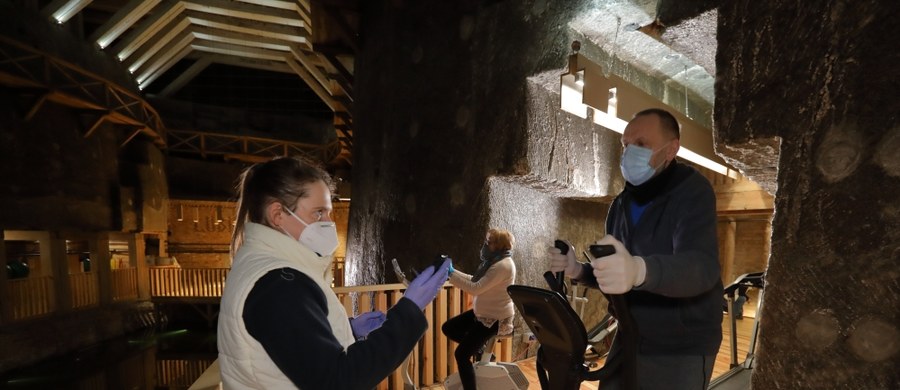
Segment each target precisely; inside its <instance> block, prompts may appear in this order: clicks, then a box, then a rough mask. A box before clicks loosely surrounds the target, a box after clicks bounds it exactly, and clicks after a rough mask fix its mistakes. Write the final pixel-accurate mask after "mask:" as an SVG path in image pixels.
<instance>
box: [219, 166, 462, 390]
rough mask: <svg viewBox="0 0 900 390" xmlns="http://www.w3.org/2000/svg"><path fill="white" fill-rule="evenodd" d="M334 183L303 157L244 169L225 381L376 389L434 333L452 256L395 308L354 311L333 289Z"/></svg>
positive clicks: (225, 328)
mask: <svg viewBox="0 0 900 390" xmlns="http://www.w3.org/2000/svg"><path fill="white" fill-rule="evenodd" d="M330 185H331V179H330V177H329V176H328V174H327V173H325V172H324V171H322V170H321V169H319V168H317V167H314V166H311V165H309V164H307V163H304V162H303V161H301V160H299V159H296V158H278V159H274V160H271V161H269V162H266V163H261V164H257V165H254V166H252V167H250V168H249V169H247V170H246V171H245V172H244V173H243V175H242V177H241V183H240V185H239V191H240V198H239V201H238V211H237V219H236V221H237V222H236V224H235V229H234V235H233V237H232V255H233V264H232V269H231V272H230V273H229V275H228V280H227V281H226V283H225V291H224V293H223V295H222V302H221V311H220V314H219V326H218V336H217V337H218V347H219V366H220V371H221V377H222V382H223V385H224V388H225V389H296V388H301V389H371V388H373V387H375V386H376V385H377V384H378V383H379V382H380V381H381V380H383V379H384V378H385V377H386V376H387V375H388V374H390V373H391V372H392V371H393V370H394V369H395V368H396V367H397V366H398V365H399V364H400V363H401V362H402V361H403V360H404V358H406V356H407V355H409V353H410V351H411V350H412V348H413V347H414V346H415V345H416V342H417V341H418V340H419V338H420V337H421V336H422V334H423V333H424V332H425V330H426V328H427V326H428V323H427V321H426V319H425V316H424V315H423V314H422V309H424V307H425V306H426V305H428V303H430V302H431V301H432V300H433V299H434V297H435V296H436V294H437V292H438V290H439V289H440V288H441V286H442V285H443V283H444V282H445V281H446V279H447V272H448V269H449V267H450V261H449V260H447V261H445V263H444V264H443V265H442V266H440V267H439V268H438V269H435V268H434V267H429V268H428V269H426V270H425V271H423V272H422V274H420V275H419V277H417V278H416V279H415V280H413V281H412V282H410V284H409V286H408V288H407V290H406V293H405V294H404V298H403V299H401V300H400V302H398V303H397V304H396V305H395V306H394V307H393V308H391V309H390V310H388V312H387V314H386V315H385V313H381V312H370V313H365V314H363V315H360V316H358V317H356V318H353V319H348V317H347V315H346V311H345V310H344V307H343V306H342V305H341V303H340V302H339V301H338V298H337V296H336V295H335V294H334V292H333V291H332V289H331V281H332V276H331V260H332V258H331V255H332V253H334V250H335V249H336V248H337V246H338V241H337V232H336V230H335V225H334V222H332V221H331V218H330V213H331V208H332V206H331V190H330ZM363 338H365V339H363Z"/></svg>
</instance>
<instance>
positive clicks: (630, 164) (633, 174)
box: [619, 143, 669, 186]
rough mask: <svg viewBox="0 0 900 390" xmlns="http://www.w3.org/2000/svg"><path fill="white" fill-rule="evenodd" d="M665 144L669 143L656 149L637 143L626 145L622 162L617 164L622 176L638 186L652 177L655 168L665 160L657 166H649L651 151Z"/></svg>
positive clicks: (653, 151)
mask: <svg viewBox="0 0 900 390" xmlns="http://www.w3.org/2000/svg"><path fill="white" fill-rule="evenodd" d="M667 145H669V144H668V143H666V144H665V145H663V146H662V147H661V148H659V149H657V150H652V149H648V148H645V147H641V146H637V145H628V146H626V147H625V153H623V154H622V162H621V163H620V164H619V167H620V168H622V176H624V177H625V180H627V181H628V182H629V183H631V184H633V185H636V186H639V185H641V184H644V183H646V182H647V180H650V179H651V178H653V175H655V174H656V170H657V169H659V166H662V164H665V161H663V162H662V163H661V164H660V165H659V166H657V167H651V166H650V159H651V158H652V157H653V153H656V152H658V151H660V150H662V149H663V148H665V147H666V146H667Z"/></svg>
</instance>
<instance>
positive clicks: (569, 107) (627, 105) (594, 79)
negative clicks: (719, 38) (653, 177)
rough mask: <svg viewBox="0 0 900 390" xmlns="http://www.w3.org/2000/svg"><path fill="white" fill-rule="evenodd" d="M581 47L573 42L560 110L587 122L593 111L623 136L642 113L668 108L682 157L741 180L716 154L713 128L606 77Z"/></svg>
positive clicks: (618, 79) (596, 120) (597, 119)
mask: <svg viewBox="0 0 900 390" xmlns="http://www.w3.org/2000/svg"><path fill="white" fill-rule="evenodd" d="M580 48H581V44H580V43H579V42H578V41H575V42H573V43H572V51H573V53H572V54H571V55H569V63H568V69H567V71H566V73H563V74H562V75H560V83H559V84H560V91H559V94H560V108H561V109H562V110H563V111H566V112H569V113H571V114H573V115H576V116H578V117H580V118H585V119H587V114H588V112H589V110H590V112H591V114H592V119H593V122H594V123H596V124H598V125H600V126H603V127H605V128H607V129H610V130H612V131H615V132H617V133H620V134H621V133H623V132H625V126H627V125H628V122H627V121H628V120H630V119H631V118H632V117H634V114H636V113H638V112H640V111H641V110H644V109H647V108H653V107H656V108H662V109H665V110H666V111H669V112H671V113H672V115H674V116H675V118H676V119H678V122H679V123H680V124H681V148H680V149H679V151H678V156H679V157H681V158H684V159H685V160H688V161H691V162H693V163H695V164H698V165H701V166H703V167H705V168H708V169H710V170H712V171H714V172H717V173H720V174H722V175H726V176H729V177H732V178H737V177H738V172H737V171H735V170H733V169H731V168H729V167H727V166H725V162H724V160H722V158H721V157H719V156H718V155H717V154H716V153H715V150H714V147H713V138H712V131H711V130H710V129H707V128H705V127H704V126H702V125H700V124H699V123H697V122H695V121H694V120H692V119H691V118H688V117H687V116H686V115H684V114H682V113H681V112H679V111H677V110H675V109H674V108H672V107H670V106H668V105H667V104H665V103H663V102H662V101H660V100H659V99H657V98H656V97H653V96H651V95H650V94H648V93H646V92H644V91H643V90H641V89H640V88H638V87H636V86H634V85H632V84H631V83H628V82H627V81H625V80H624V79H622V78H621V77H618V76H616V75H613V74H610V75H608V76H606V75H604V73H603V69H602V68H601V67H600V65H598V64H597V63H595V62H593V61H591V60H589V59H587V58H586V57H584V56H583V55H581V54H579V53H578V51H579V49H580Z"/></svg>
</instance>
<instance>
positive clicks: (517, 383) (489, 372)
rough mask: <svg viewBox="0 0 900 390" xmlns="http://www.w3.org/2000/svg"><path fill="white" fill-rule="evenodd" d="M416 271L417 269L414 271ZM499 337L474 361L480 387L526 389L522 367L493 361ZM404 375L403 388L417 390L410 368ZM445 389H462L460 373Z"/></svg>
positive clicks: (403, 278) (400, 273)
mask: <svg viewBox="0 0 900 390" xmlns="http://www.w3.org/2000/svg"><path fill="white" fill-rule="evenodd" d="M445 258H446V256H439V258H438V259H437V260H435V262H434V264H435V265H437V264H440V263H442V262H443V260H444V259H445ZM391 263H392V265H393V267H394V274H395V275H396V276H397V279H398V280H400V282H401V283H403V285H404V286H408V285H409V280H407V279H406V275H405V273H404V272H403V270H401V269H400V264H399V263H397V259H393V260H391ZM412 272H415V271H412ZM498 337H501V336H494V337H491V339H490V340H488V342H487V343H485V348H484V352H483V353H482V354H481V356H480V357H479V359H478V361H477V362H475V363H474V368H475V382H476V384H477V385H478V387H479V388H482V389H490V390H525V389H527V388H528V378H526V377H525V374H523V373H522V369H521V368H519V366H518V365H516V364H515V363H506V362H493V361H491V356H492V355H493V353H492V352H493V346H494V343H495V342H496V340H497V339H498ZM414 355H415V351H413V353H411V354H410V355H409V356H407V358H406V361H404V364H403V365H401V366H405V367H408V365H409V360H410V357H412V356H414ZM404 374H405V375H404V377H403V388H404V389H405V390H409V389H411V390H415V389H416V385H415V384H414V383H413V381H412V378H411V377H410V375H409V370H405V371H404ZM444 389H445V390H457V389H462V383H461V382H460V380H459V373H458V372H455V373H453V374H451V375H450V376H448V377H447V379H445V380H444Z"/></svg>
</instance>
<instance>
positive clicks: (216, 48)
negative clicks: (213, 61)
mask: <svg viewBox="0 0 900 390" xmlns="http://www.w3.org/2000/svg"><path fill="white" fill-rule="evenodd" d="M191 47H192V48H193V49H194V50H199V51H203V52H207V53H218V54H225V55H232V56H238V57H249V58H256V59H262V60H274V61H278V60H283V59H284V57H285V55H286V53H283V52H280V51H276V50H269V49H259V48H255V47H249V46H241V45H235V44H231V43H222V42H213V41H209V40H205V39H194V41H193V42H192V43H191Z"/></svg>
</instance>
